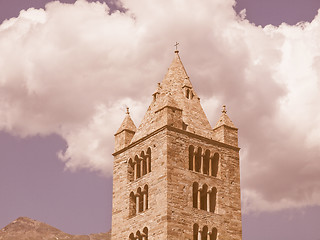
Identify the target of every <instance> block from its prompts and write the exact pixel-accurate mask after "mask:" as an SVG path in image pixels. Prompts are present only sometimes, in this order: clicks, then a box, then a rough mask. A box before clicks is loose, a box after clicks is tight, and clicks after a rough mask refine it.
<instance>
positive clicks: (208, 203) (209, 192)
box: [207, 190, 211, 212]
mask: <svg viewBox="0 0 320 240" xmlns="http://www.w3.org/2000/svg"><path fill="white" fill-rule="evenodd" d="M210 196H211V190H209V191H208V192H207V211H208V212H210V203H211V201H210Z"/></svg>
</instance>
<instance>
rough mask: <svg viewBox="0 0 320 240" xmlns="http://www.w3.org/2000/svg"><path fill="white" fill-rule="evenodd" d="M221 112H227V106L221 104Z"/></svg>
mask: <svg viewBox="0 0 320 240" xmlns="http://www.w3.org/2000/svg"><path fill="white" fill-rule="evenodd" d="M221 112H222V113H227V108H226V105H223V106H222V111H221Z"/></svg>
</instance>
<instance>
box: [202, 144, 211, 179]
mask: <svg viewBox="0 0 320 240" xmlns="http://www.w3.org/2000/svg"><path fill="white" fill-rule="evenodd" d="M209 163H210V150H208V149H207V150H206V151H205V154H204V156H203V166H202V171H203V173H204V174H208V175H209V165H210V164H209Z"/></svg>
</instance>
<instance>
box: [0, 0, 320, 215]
mask: <svg viewBox="0 0 320 240" xmlns="http://www.w3.org/2000/svg"><path fill="white" fill-rule="evenodd" d="M234 4H235V1H232V0H206V1H202V2H201V3H199V2H194V1H179V0H175V1H169V0H168V1H141V0H139V1H138V0H130V1H127V0H125V1H123V7H124V8H125V9H127V11H126V12H119V11H115V12H113V13H110V9H109V8H108V6H107V5H106V4H103V3H99V2H97V3H88V2H86V1H84V0H78V1H77V2H76V3H75V4H62V3H59V2H51V3H49V4H47V5H46V8H45V10H43V9H28V10H23V11H22V12H21V13H20V15H19V17H18V18H12V19H9V20H7V21H4V22H3V23H2V25H1V26H0V52H1V55H0V69H1V71H0V129H2V130H3V131H7V132H10V133H11V134H13V135H18V136H21V137H25V136H32V135H37V134H40V135H49V134H52V133H56V134H59V135H60V136H62V137H63V138H64V139H65V140H66V142H67V144H68V145H67V148H66V149H65V151H62V152H60V153H59V157H60V158H61V160H62V161H64V162H65V164H66V168H67V169H70V170H77V169H81V168H86V169H90V170H92V171H97V172H99V173H101V174H104V175H108V174H111V173H112V156H111V153H112V151H113V133H114V132H115V131H116V130H117V128H118V127H119V126H120V124H121V122H122V119H123V117H124V109H125V107H124V106H125V105H128V106H130V107H131V113H132V115H133V118H134V120H135V123H136V124H137V125H138V124H139V122H140V120H141V118H142V116H143V114H144V112H145V110H146V108H147V104H148V103H149V102H150V101H151V94H152V93H153V91H154V90H155V89H156V83H157V82H160V81H161V80H162V78H163V76H164V75H165V73H166V69H167V67H168V65H169V64H170V62H171V59H172V57H173V53H172V51H173V44H174V42H175V41H178V42H180V43H181V44H180V45H179V47H180V53H181V54H180V56H181V58H182V60H183V62H184V65H185V67H186V69H187V72H188V74H189V76H190V78H191V81H192V83H193V85H194V87H195V89H196V91H197V93H198V95H199V96H200V97H201V99H202V104H203V106H204V108H205V111H206V113H207V115H208V117H209V120H210V121H211V124H212V125H214V124H215V123H216V121H217V120H218V117H219V115H220V113H219V111H220V109H219V108H220V107H219V106H221V105H222V104H226V105H227V108H228V114H229V116H230V117H231V119H232V120H233V122H234V123H235V124H236V126H237V127H239V135H240V146H241V148H242V150H241V177H242V179H241V180H242V195H243V200H244V207H243V209H244V210H245V211H247V212H249V211H272V210H279V209H283V208H289V207H303V206H307V205H319V203H320V196H319V192H320V176H319V174H318V173H319V170H320V169H319V168H320V167H319V163H318V161H319V159H320V139H319V138H320V112H319V111H318V104H319V102H320V94H319V91H320V88H319V84H320V81H319V76H320V70H319V69H320V49H319V48H320V47H319V44H317V42H318V39H319V37H320V36H319V35H320V27H319V26H320V25H319V24H320V16H319V15H318V16H316V17H315V19H314V20H313V21H312V22H311V23H300V24H299V25H297V26H289V25H286V24H282V25H280V26H279V27H274V26H271V25H269V26H266V27H264V28H262V27H261V26H255V25H254V24H252V23H250V22H249V21H247V20H246V19H245V11H242V14H241V15H240V16H238V15H236V13H235V11H234V10H233V6H234Z"/></svg>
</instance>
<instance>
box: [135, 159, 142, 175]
mask: <svg viewBox="0 0 320 240" xmlns="http://www.w3.org/2000/svg"><path fill="white" fill-rule="evenodd" d="M134 161H135V162H136V179H138V178H140V177H141V164H140V159H139V157H138V156H137V155H136V156H135V157H134Z"/></svg>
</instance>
